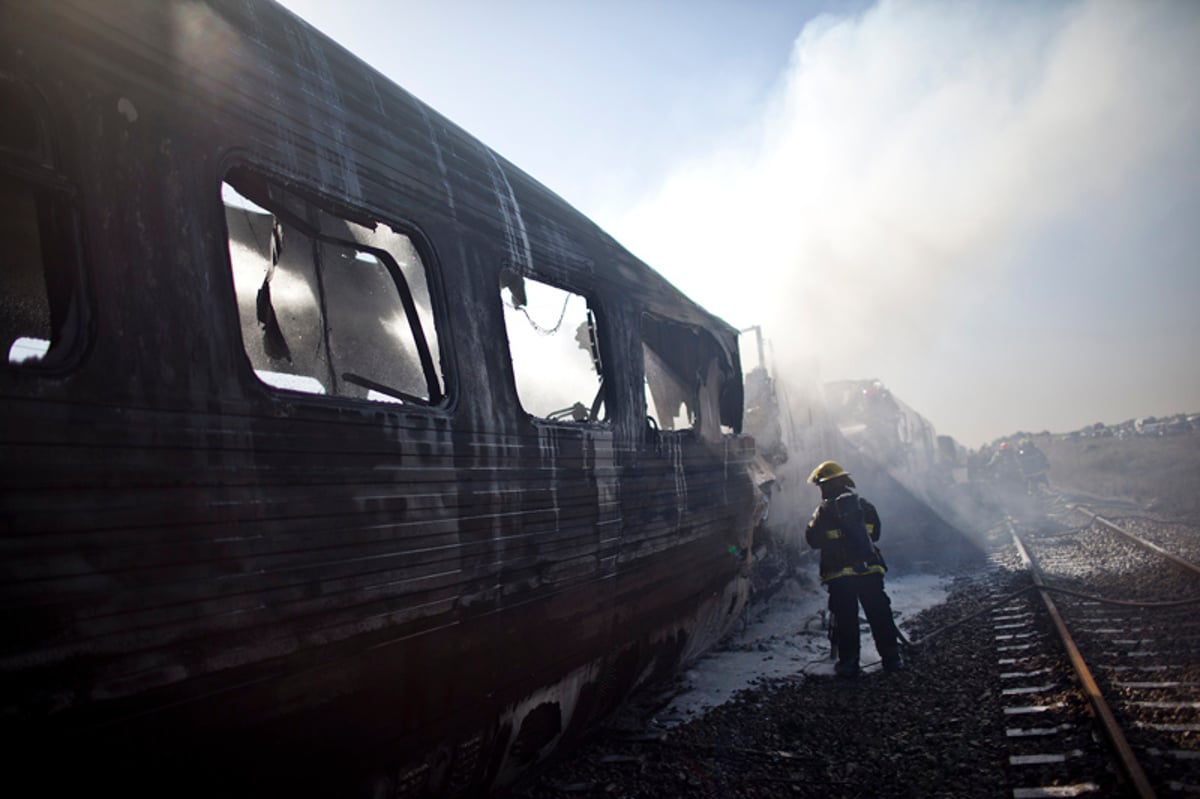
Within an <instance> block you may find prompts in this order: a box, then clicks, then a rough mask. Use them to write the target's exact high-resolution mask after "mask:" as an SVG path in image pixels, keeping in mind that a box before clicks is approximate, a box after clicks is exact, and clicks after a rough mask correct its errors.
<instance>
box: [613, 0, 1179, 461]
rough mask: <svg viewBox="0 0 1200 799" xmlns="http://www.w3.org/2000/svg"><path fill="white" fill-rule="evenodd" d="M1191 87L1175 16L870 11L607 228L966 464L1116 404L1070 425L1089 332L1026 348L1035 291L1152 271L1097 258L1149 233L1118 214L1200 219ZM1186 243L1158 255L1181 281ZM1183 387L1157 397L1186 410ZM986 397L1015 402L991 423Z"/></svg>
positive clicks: (828, 38)
mask: <svg viewBox="0 0 1200 799" xmlns="http://www.w3.org/2000/svg"><path fill="white" fill-rule="evenodd" d="M1198 76H1200V4H1197V3H1191V2H1078V3H1062V4H1058V3H991V2H987V3H984V2H979V3H970V2H956V3H934V2H929V3H917V2H912V3H908V2H887V1H885V2H881V3H879V4H878V5H876V6H873V7H872V8H870V9H869V10H868V11H866V12H865V13H862V14H861V15H857V16H853V17H838V16H826V17H821V18H818V19H817V20H815V21H813V22H812V23H810V24H809V25H808V26H807V27H806V28H805V29H804V31H803V32H802V33H801V34H800V36H799V38H798V39H797V40H796V42H795V46H794V50H793V55H792V61H791V65H790V67H789V69H788V71H787V73H786V75H785V76H784V77H783V78H782V80H781V81H780V84H779V86H778V88H777V92H776V94H775V96H774V98H773V101H772V103H771V104H770V106H769V108H768V109H767V111H766V113H765V114H764V116H763V118H762V119H761V120H759V121H758V122H757V123H756V124H754V125H753V126H751V127H750V128H748V129H747V130H746V131H745V132H744V134H743V135H742V136H741V137H740V138H739V139H738V140H737V141H734V142H730V143H729V144H728V146H726V147H725V148H723V149H722V150H720V151H719V152H714V153H712V154H711V155H710V156H709V157H707V158H704V159H701V160H699V161H697V162H694V163H691V164H688V165H687V166H686V168H683V169H680V170H679V171H678V172H676V174H674V175H673V176H672V177H671V178H669V179H668V180H667V181H666V182H665V183H664V184H663V185H662V186H661V188H660V190H659V191H658V192H657V193H656V194H655V195H654V196H652V197H650V198H649V199H648V200H647V201H646V202H644V203H643V204H641V205H640V206H638V207H636V208H634V209H633V210H632V211H631V212H630V213H629V214H628V215H626V216H625V217H624V218H622V219H620V220H618V221H617V222H616V223H615V224H613V225H611V228H612V229H613V232H614V233H615V234H616V235H617V236H618V237H619V238H620V239H622V241H623V242H625V243H626V244H627V245H628V246H630V247H631V248H632V249H633V250H634V251H635V252H637V253H638V254H639V255H640V256H641V257H643V258H644V259H645V260H646V261H647V262H648V263H650V264H652V265H653V266H654V267H655V268H656V269H658V270H659V271H661V272H663V273H664V274H665V275H666V276H667V277H668V278H670V279H671V280H672V281H673V282H675V283H676V285H678V286H679V287H680V288H682V289H683V290H684V291H685V292H687V293H688V294H690V295H691V296H692V297H694V298H696V299H697V300H698V301H699V302H701V304H703V305H705V306H706V307H708V308H709V309H710V310H713V311H714V312H715V313H717V314H719V315H721V316H723V317H724V318H726V319H727V320H729V321H730V322H731V323H733V324H735V325H738V326H741V327H745V326H749V325H752V324H762V325H763V327H764V329H765V331H766V333H767V335H768V337H769V338H770V339H771V341H772V343H773V347H774V351H775V357H776V361H777V364H778V367H779V369H780V370H781V371H787V370H791V371H793V372H800V371H804V372H805V373H807V374H812V372H813V364H814V362H815V363H817V364H818V366H817V367H816V368H817V369H819V372H820V379H822V380H832V379H841V378H868V377H879V378H881V379H883V380H884V382H885V383H888V384H889V385H890V386H891V387H892V388H893V389H894V390H896V393H897V394H898V395H899V396H901V397H902V398H904V399H905V400H906V401H908V402H909V404H911V405H913V406H914V407H916V408H917V410H918V411H920V412H922V413H923V414H925V415H926V416H928V417H929V418H931V419H932V420H933V422H934V424H935V425H937V426H938V427H939V432H947V433H950V434H952V435H955V436H957V437H959V438H960V439H965V441H964V443H968V444H971V445H977V444H978V443H980V442H981V441H983V440H984V439H985V438H990V437H992V436H995V435H999V434H1003V433H1006V432H1010V431H1012V430H1015V429H1017V428H1018V426H1020V425H1022V424H1023V423H1026V422H1029V423H1030V424H1035V425H1038V428H1037V429H1041V427H1050V428H1054V427H1055V425H1056V424H1057V425H1063V426H1069V425H1071V424H1075V423H1081V422H1090V421H1095V420H1096V419H1092V418H1080V419H1078V420H1076V416H1077V415H1078V414H1080V413H1083V414H1085V415H1086V414H1088V413H1094V414H1096V416H1097V419H1098V418H1103V417H1102V416H1101V414H1104V413H1119V412H1121V410H1122V409H1123V407H1124V406H1117V405H1113V406H1112V408H1111V409H1110V408H1109V407H1108V406H1102V405H1096V406H1095V407H1094V408H1091V409H1085V410H1082V411H1081V410H1080V409H1079V402H1080V397H1081V394H1080V392H1079V386H1082V385H1085V382H1084V380H1085V378H1084V377H1083V376H1081V375H1069V374H1064V372H1069V371H1070V370H1065V369H1064V368H1063V366H1064V364H1063V361H1062V360H1060V359H1061V358H1079V357H1082V358H1088V357H1091V356H1090V355H1089V353H1088V352H1087V351H1086V347H1087V346H1088V345H1089V343H1093V344H1094V343H1095V342H1094V341H1090V339H1092V338H1094V337H1090V336H1088V335H1086V334H1084V335H1079V336H1072V335H1070V334H1064V335H1060V336H1054V335H1049V334H1048V333H1047V334H1045V335H1041V334H1039V335H1035V334H1034V332H1033V331H1039V330H1042V329H1043V328H1045V329H1046V330H1052V329H1053V328H1050V327H1046V326H1047V325H1050V322H1049V321H1048V320H1047V319H1044V318H1042V314H1043V313H1048V311H1045V310H1042V309H1046V308H1052V307H1059V308H1061V307H1063V305H1062V303H1063V302H1064V301H1065V302H1066V303H1067V304H1068V305H1069V303H1070V301H1071V297H1070V296H1063V297H1059V298H1058V304H1057V305H1055V304H1052V303H1051V300H1052V299H1053V298H1052V297H1049V296H1047V295H1051V294H1053V293H1054V292H1056V291H1059V290H1060V289H1061V288H1062V287H1063V286H1069V285H1071V284H1072V282H1073V281H1079V282H1081V283H1086V282H1088V281H1090V280H1093V279H1095V280H1103V279H1106V277H1105V276H1108V278H1111V279H1113V280H1116V281H1118V282H1119V281H1121V280H1128V279H1131V278H1130V277H1129V276H1128V274H1127V271H1126V270H1135V271H1136V270H1137V269H1147V268H1154V267H1153V266H1152V265H1151V266H1147V263H1149V262H1150V261H1151V260H1152V259H1154V258H1155V257H1158V253H1159V252H1162V251H1164V250H1162V249H1161V248H1155V249H1146V250H1145V251H1144V252H1142V251H1140V250H1137V249H1136V247H1137V246H1138V243H1137V242H1136V241H1134V242H1132V243H1131V242H1123V243H1121V244H1120V246H1116V247H1115V248H1112V249H1114V250H1115V251H1119V253H1126V252H1127V251H1130V252H1141V254H1142V256H1144V259H1145V260H1143V261H1141V262H1140V263H1128V262H1127V261H1121V262H1120V263H1118V262H1117V260H1119V259H1116V256H1115V255H1114V256H1113V260H1112V261H1111V262H1110V261H1108V260H1105V258H1106V257H1107V256H1106V255H1105V253H1104V252H1101V253H1099V256H1097V253H1096V249H1097V248H1099V249H1101V250H1103V249H1104V248H1103V247H1099V246H1098V245H1097V244H1096V242H1097V241H1103V240H1105V237H1106V236H1108V237H1118V236H1120V235H1124V234H1125V233H1128V234H1129V235H1130V236H1133V237H1135V238H1136V235H1141V234H1142V233H1143V232H1144V231H1143V230H1142V228H1137V229H1136V230H1129V231H1125V230H1124V229H1122V230H1119V231H1116V232H1114V230H1113V229H1112V228H1113V224H1112V220H1113V219H1118V220H1120V219H1124V218H1126V217H1128V216H1132V217H1135V218H1136V217H1137V216H1138V213H1139V209H1142V211H1141V212H1143V213H1144V212H1145V211H1144V209H1145V208H1146V207H1147V206H1148V205H1149V204H1152V203H1150V201H1149V200H1147V197H1149V196H1161V195H1164V194H1169V195H1171V196H1174V197H1176V198H1178V200H1179V202H1180V203H1185V204H1186V203H1191V204H1193V205H1194V206H1196V207H1200V202H1197V197H1200V168H1198V166H1197V164H1200V101H1198V100H1197V98H1198V97H1200V89H1198V88H1197V82H1196V79H1197V77H1198ZM1164 175H1165V176H1167V178H1166V179H1169V180H1171V181H1173V185H1172V186H1171V187H1169V189H1166V188H1164V187H1163V186H1161V185H1160V182H1161V181H1162V180H1163V179H1164ZM1154 207H1156V208H1157V207H1158V206H1154ZM1127 212H1128V213H1127ZM1193 221H1194V220H1193ZM1118 227H1119V225H1118ZM1143 227H1146V228H1149V227H1154V226H1153V225H1149V224H1148V225H1145V226H1143ZM1162 227H1163V226H1162V225H1161V224H1159V225H1158V226H1157V227H1156V228H1155V229H1156V230H1157V231H1158V234H1157V235H1158V236H1159V237H1160V238H1161V235H1162ZM1195 228H1196V226H1195V225H1191V226H1189V227H1188V229H1185V230H1182V231H1180V230H1177V229H1175V228H1172V229H1171V230H1170V231H1169V235H1170V236H1174V237H1176V238H1175V239H1173V240H1172V241H1169V242H1166V244H1167V245H1168V246H1172V247H1174V249H1175V252H1176V254H1177V255H1178V254H1179V253H1185V254H1187V255H1186V256H1185V257H1188V258H1189V260H1190V264H1191V266H1190V267H1189V268H1188V271H1189V272H1192V271H1196V270H1195V267H1196V265H1197V263H1198V262H1197V256H1196V255H1195V253H1196V252H1197V251H1198V250H1197V247H1198V246H1200V234H1197V232H1196V230H1195ZM1092 237H1098V238H1095V240H1092ZM1080 240H1083V241H1092V244H1091V245H1089V246H1088V247H1082V248H1080V247H1073V246H1072V245H1071V242H1072V241H1080ZM1162 243H1163V242H1161V241H1160V242H1159V244H1162ZM1149 246H1150V245H1149V244H1147V247H1149ZM1085 254H1086V256H1087V257H1097V260H1096V262H1095V264H1094V265H1090V264H1085V263H1078V262H1077V261H1078V259H1080V258H1082V257H1084V256H1085ZM1171 268H1174V269H1176V270H1177V271H1178V270H1183V269H1184V265H1183V264H1179V263H1177V264H1175V266H1173V267H1171ZM1191 280H1192V281H1193V282H1192V285H1195V279H1194V278H1192V279H1191ZM1022 298H1028V302H1024V304H1022V305H1017V304H1016V303H1015V300H1017V299H1022ZM1010 309H1016V310H1010ZM1022 309H1023V310H1022ZM1022 314H1028V315H1029V316H1028V318H1022ZM1081 315H1082V314H1081ZM1194 317H1195V314H1194V312H1193V313H1192V314H1191V315H1190V318H1191V319H1192V320H1191V321H1190V322H1188V324H1190V325H1191V327H1190V328H1189V329H1188V330H1184V331H1181V332H1183V333H1184V334H1187V333H1189V332H1191V333H1193V335H1190V340H1191V341H1192V342H1194V341H1195V340H1197V335H1195V333H1200V326H1198V325H1197V323H1196V321H1195V319H1194ZM1023 325H1024V326H1025V327H1022V326H1023ZM1030 326H1032V327H1030ZM1022 330H1028V331H1029V332H1028V333H1022ZM1026 336H1027V337H1026ZM1080 339H1083V340H1080ZM1029 346H1037V347H1038V350H1037V352H1035V353H1030V352H1029V350H1028V348H1029ZM1072 347H1075V348H1076V349H1072ZM1014 348H1019V349H1020V352H1019V353H1018V352H1017V351H1016V350H1014ZM1079 348H1083V349H1079ZM1031 354H1032V355H1038V356H1042V357H1043V358H1044V359H1046V360H1049V361H1057V367H1052V366H1050V365H1047V366H1045V367H1044V368H1043V367H1041V366H1036V365H1035V366H1030V358H1028V357H1026V356H1029V355H1031ZM744 357H745V358H746V359H747V360H748V361H750V362H751V363H752V362H753V360H754V358H753V356H752V354H750V353H746V354H745V355H744ZM1018 369H1019V370H1021V372H1020V374H1019V375H1018V374H1015V373H1016V370H1018ZM1198 369H1200V367H1197V366H1195V365H1194V364H1193V365H1191V366H1189V367H1186V368H1185V369H1184V371H1185V372H1186V374H1184V375H1183V377H1182V378H1179V379H1178V380H1177V381H1176V384H1171V386H1170V387H1163V388H1162V389H1161V390H1162V391H1164V392H1169V391H1176V392H1177V393H1178V392H1182V394H1181V396H1184V397H1187V396H1190V397H1192V398H1196V397H1200V374H1198V372H1197V370H1198ZM997 373H999V374H1005V373H1007V374H1010V375H1012V376H1013V377H1015V380H1007V379H1005V380H1001V379H998V378H995V375H996V374H997ZM1039 380H1040V381H1041V382H1039ZM1179 380H1182V382H1179ZM1030 384H1035V385H1038V386H1040V388H1039V389H1037V390H1034V389H1030V387H1029V386H1030ZM1019 388H1024V389H1025V392H1024V393H1020V392H1018V391H1017V389H1019ZM985 391H986V392H991V395H993V396H991V399H992V400H993V401H995V400H996V397H995V396H994V394H995V393H996V392H1006V391H1007V392H1011V393H1012V396H1011V397H1007V398H1002V407H999V406H996V405H993V406H987V405H986V403H984V402H983V401H982V398H983V396H984V394H983V392H985ZM1172 396H1174V395H1172ZM1130 401H1131V402H1136V401H1141V402H1143V403H1144V402H1145V401H1146V400H1145V398H1144V397H1143V398H1140V399H1139V398H1137V397H1131V398H1130ZM1072 402H1074V403H1075V404H1074V406H1072V404H1071V403H1072ZM1027 405H1028V407H1027ZM988 407H993V408H995V410H992V411H989V410H988ZM1153 410H1154V409H1153V408H1150V407H1146V408H1145V410H1144V412H1151V411H1153ZM1175 410H1194V409H1193V408H1186V407H1181V408H1175ZM981 412H982V413H983V414H985V415H987V416H988V418H986V419H979V418H978V417H979V415H980V413H981ZM1109 421H1118V419H1109ZM1059 429H1066V427H1060V428H1059Z"/></svg>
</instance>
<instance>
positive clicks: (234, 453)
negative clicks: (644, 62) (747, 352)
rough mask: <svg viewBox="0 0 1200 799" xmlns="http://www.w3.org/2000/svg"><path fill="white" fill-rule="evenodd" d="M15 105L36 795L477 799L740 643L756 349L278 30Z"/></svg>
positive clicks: (7, 514) (104, 50) (10, 370)
mask: <svg viewBox="0 0 1200 799" xmlns="http://www.w3.org/2000/svg"><path fill="white" fill-rule="evenodd" d="M0 106H2V107H0V203H3V209H2V212H0V224H2V225H3V231H4V236H3V239H4V243H3V250H2V255H0V257H2V258H3V262H2V266H3V271H2V273H0V279H2V280H3V295H2V297H0V314H2V316H0V336H2V339H0V347H2V348H3V351H2V353H0V355H2V356H3V359H4V363H3V365H2V366H0V418H2V419H3V427H2V439H3V443H2V446H3V466H2V469H3V484H2V489H0V490H2V493H0V503H2V507H0V510H2V520H0V524H2V527H0V532H2V533H3V535H2V536H0V547H3V555H2V557H0V603H2V607H0V624H2V625H3V635H2V636H0V647H2V650H0V725H2V728H3V731H4V741H3V743H4V746H5V747H6V754H8V755H9V762H10V763H11V764H14V765H13V766H12V767H11V768H6V777H8V778H10V779H15V775H16V774H19V772H20V770H21V767H22V766H24V767H27V768H28V770H29V771H31V772H34V773H35V774H36V776H37V778H38V780H39V781H40V784H41V785H42V786H43V787H46V788H49V787H54V786H55V785H56V784H57V783H58V782H59V781H60V780H62V779H65V777H63V776H61V775H63V774H66V773H75V774H77V775H82V776H81V777H80V779H83V780H86V781H87V782H88V784H89V785H91V784H94V783H95V781H96V780H98V779H112V780H116V781H118V784H123V785H127V784H130V781H132V782H133V783H140V782H146V783H150V784H154V785H156V786H157V787H158V789H159V790H160V793H161V795H172V794H178V793H180V792H182V791H185V790H187V789H188V788H189V786H193V787H194V786H202V787H203V788H204V789H218V788H219V789H221V790H226V791H228V790H235V791H236V790H239V789H243V788H244V789H246V790H248V791H249V790H252V789H253V788H252V786H258V787H259V788H261V781H263V780H266V781H269V782H268V784H269V785H271V786H273V787H274V788H279V787H280V786H283V785H288V786H290V788H291V789H292V790H293V791H294V790H295V789H297V788H310V789H314V790H315V788H316V787H317V786H321V787H322V790H323V791H324V790H325V789H328V788H329V787H330V786H333V785H336V786H337V788H338V791H339V792H344V789H345V788H346V787H347V785H348V784H349V783H345V782H341V781H340V780H341V779H342V778H343V777H346V776H347V775H350V777H351V778H352V781H354V782H355V784H359V783H362V784H364V785H368V786H370V789H371V790H372V791H374V792H376V793H380V794H386V795H398V796H406V795H458V794H462V793H467V792H472V791H478V790H481V789H485V788H486V787H488V786H492V785H497V784H502V783H504V782H506V781H508V780H510V779H511V778H512V777H513V776H514V775H515V774H517V773H518V772H519V771H520V770H521V769H523V768H525V767H526V766H528V765H529V764H531V763H533V762H535V761H537V760H538V759H540V758H542V757H544V756H545V755H546V754H547V753H549V752H550V751H551V750H552V749H553V748H554V747H555V746H556V745H558V744H560V743H561V742H563V741H564V740H569V739H571V738H572V737H574V736H577V735H578V734H579V733H580V731H581V730H583V729H584V728H586V727H587V726H588V725H589V723H590V722H592V721H594V720H596V719H597V718H599V717H600V716H602V715H603V714H605V713H606V712H608V711H610V710H611V709H612V708H614V707H615V706H616V705H617V704H618V703H619V702H621V700H622V699H623V698H624V697H625V696H627V694H628V692H629V691H630V690H631V689H632V688H633V687H634V686H635V685H637V684H639V683H640V682H643V681H645V680H647V679H649V678H650V677H652V676H654V675H656V674H661V673H664V672H666V671H668V670H670V669H672V668H674V667H675V666H677V665H678V664H679V663H680V662H681V661H684V660H686V659H687V658H689V657H692V656H694V655H695V654H696V653H698V652H699V651H701V650H702V649H703V648H705V647H706V646H708V645H710V644H711V643H712V642H714V641H715V640H716V639H717V638H718V637H719V636H720V635H721V634H722V633H723V631H725V630H726V629H727V628H728V625H729V624H730V622H731V621H732V620H733V619H734V618H735V616H736V615H737V614H738V612H739V611H740V609H741V607H742V605H743V603H744V602H745V599H746V594H747V590H748V580H747V571H748V569H749V563H748V555H747V554H746V550H747V545H748V544H749V542H750V537H751V534H752V529H753V526H754V522H755V513H756V510H755V498H756V496H757V492H756V490H755V487H754V486H753V485H752V482H751V479H750V478H749V477H748V474H747V469H746V466H747V463H748V462H749V460H750V458H751V457H752V455H753V442H752V441H750V440H749V439H747V438H744V437H742V436H740V435H738V433H739V430H740V425H741V401H742V396H741V394H742V384H741V370H740V364H739V358H738V353H737V334H736V331H735V330H733V329H732V328H730V327H729V326H727V325H726V324H724V323H723V322H721V321H720V320H718V319H716V318H714V317H713V316H711V315H709V314H708V313H706V312H705V311H703V310H702V309H700V308H699V307H697V306H696V305H694V304H693V303H691V302H690V301H689V300H688V299H687V298H686V297H684V296H682V295H681V294H680V293H679V292H678V291H677V290H675V289H674V288H673V287H672V286H671V285H670V284H669V283H668V282H667V281H665V280H664V279H662V278H661V277H660V276H658V275H657V274H656V273H654V272H653V271H651V270H650V269H649V268H647V267H646V266H645V265H644V264H642V263H641V262H639V261H638V260H636V259H635V258H634V257H632V256H631V255H630V254H629V253H627V252H626V251H625V250H623V249H622V248H621V247H620V246H619V245H618V244H617V243H616V242H615V241H613V240H612V239H611V238H609V237H608V236H606V235H605V234H604V233H603V232H602V231H601V230H599V229H598V228H597V227H596V226H595V225H594V224H592V223H591V222H589V221H588V220H587V219H586V218H584V217H583V216H581V215H580V214H579V213H578V212H576V211H575V210H573V209H572V208H571V207H570V206H568V205H567V204H566V203H564V202H563V201H562V200H561V199H559V198H558V197H557V196H555V195H554V194H552V193H551V192H549V191H547V190H546V189H545V188H543V187H542V186H540V185H539V184H538V183H536V182H535V181H534V180H532V179H531V178H529V177H528V176H527V175H525V174H524V173H522V172H521V171H520V170H518V169H516V168H515V167H513V166H512V165H511V164H509V163H508V162H506V161H505V160H503V159H502V158H500V157H498V156H497V155H496V154H494V153H493V152H492V151H491V150H489V149H488V148H486V147H485V146H483V145H482V144H480V143H479V142H478V141H476V140H475V139H473V138H472V137H471V136H469V135H468V134H466V133H465V132H464V131H462V130H461V129H459V128H458V127H456V126H455V125H453V124H452V123H450V122H449V121H447V120H446V119H445V118H443V117H441V116H439V115H438V114H437V113H435V112H434V111H432V110H431V109H429V108H427V107H426V106H424V105H423V104H422V103H420V102H419V101H418V100H416V99H414V98H413V97H412V96H411V95H409V94H407V93H406V92H404V91H403V90H401V89H399V88H397V87H396V86H395V85H393V84H391V83H389V82H388V81H387V80H385V79H383V78H382V77H381V76H380V75H379V74H378V73H376V72H374V71H372V70H371V69H369V68H368V67H366V66H365V65H364V64H363V63H362V62H360V61H359V60H357V59H356V58H355V57H354V56H352V55H351V54H349V53H348V52H346V51H345V50H343V49H342V48H340V47H338V46H337V45H336V44H334V43H332V42H331V41H329V40H328V39H326V38H325V37H323V36H322V35H321V34H319V33H318V32H316V31H314V30H313V29H312V28H311V27H309V26H307V25H306V24H305V23H304V22H302V21H301V20H300V19H298V18H297V17H295V16H294V15H292V14H290V13H289V12H287V11H286V10H283V9H281V8H279V7H277V6H275V5H273V4H270V3H266V2H259V1H258V0H253V1H252V0H209V1H208V2H199V1H198V0H190V1H188V0H179V1H178V2H166V0H74V1H73V2H66V1H64V2H54V3H40V2H39V3H30V2H25V0H2V1H0ZM83 763H86V764H88V765H87V768H86V769H84V768H83V766H82V765H81V764H83ZM323 780H326V782H323ZM164 781H165V782H164ZM197 790H200V788H197ZM301 792H303V791H301ZM260 795H261V794H260Z"/></svg>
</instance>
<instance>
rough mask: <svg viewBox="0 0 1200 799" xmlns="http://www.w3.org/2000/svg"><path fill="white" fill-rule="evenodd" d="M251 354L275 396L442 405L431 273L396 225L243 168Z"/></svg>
mask: <svg viewBox="0 0 1200 799" xmlns="http://www.w3.org/2000/svg"><path fill="white" fill-rule="evenodd" d="M222 198H223V200H224V203H225V221H226V225H227V227H228V230H229V257H230V262H231V264H232V268H233V283H234V288H235V290H236V292H237V303H238V315H239V317H240V319H241V331H242V344H243V346H244V348H245V351H246V356H247V357H248V358H249V360H250V365H251V367H252V368H253V369H254V374H255V375H256V376H257V377H258V379H259V380H261V381H262V382H264V383H267V384H268V385H271V386H274V387H276V388H282V389H287V390H290V391H299V392H304V393H307V394H328V395H333V396H342V397H356V398H359V399H367V400H373V401H376V402H391V403H404V404H415V405H432V404H436V403H438V402H440V401H441V399H442V398H443V396H444V394H445V392H444V389H443V381H442V373H441V367H440V365H441V358H440V354H439V349H438V343H437V335H436V330H435V328H434V320H433V311H432V305H431V300H430V290H429V283H428V280H427V274H426V270H425V264H424V262H423V261H422V259H421V256H420V254H419V253H418V252H417V249H416V247H415V246H414V244H413V240H412V239H411V238H410V237H409V236H407V235H405V234H404V233H402V232H400V231H398V230H396V229H394V228H393V227H391V226H390V225H388V224H386V223H383V222H380V221H378V220H374V219H370V218H367V217H365V216H363V217H358V216H356V217H355V218H353V219H351V218H348V217H349V216H350V215H349V214H346V213H339V212H337V211H333V210H330V209H329V208H328V207H327V205H326V204H325V203H323V202H321V201H319V200H316V199H314V198H311V197H310V196H308V195H307V194H303V195H302V194H300V193H298V192H296V191H293V190H291V189H289V188H284V187H283V185H281V184H280V183H277V182H274V181H272V180H270V179H268V178H265V177H263V176H262V175H260V174H259V173H257V172H253V171H251V170H249V169H246V168H242V167H237V168H234V169H232V170H230V171H229V173H228V174H227V175H226V179H225V183H224V184H223V186H222Z"/></svg>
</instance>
